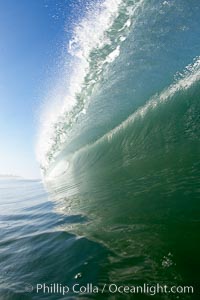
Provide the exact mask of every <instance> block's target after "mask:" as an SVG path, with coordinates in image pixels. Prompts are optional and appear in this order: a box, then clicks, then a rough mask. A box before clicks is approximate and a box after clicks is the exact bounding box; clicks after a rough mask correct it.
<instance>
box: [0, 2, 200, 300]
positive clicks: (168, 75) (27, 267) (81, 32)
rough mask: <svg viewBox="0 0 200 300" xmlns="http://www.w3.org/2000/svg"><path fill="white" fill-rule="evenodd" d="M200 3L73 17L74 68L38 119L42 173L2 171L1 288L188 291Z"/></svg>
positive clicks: (195, 274)
mask: <svg viewBox="0 0 200 300" xmlns="http://www.w3.org/2000/svg"><path fill="white" fill-rule="evenodd" d="M199 15H200V3H199V1H197V0H196V1H195V0H193V1H186V0H177V1H155V0H149V1H144V0H143V1H142V0H141V1H133V0H124V1H121V0H113V1H111V0H110V1H105V2H104V4H103V5H100V6H98V5H97V4H96V6H95V7H94V8H91V7H90V9H89V10H88V12H87V13H86V15H85V16H84V17H83V19H82V21H80V20H79V23H77V24H76V25H75V27H74V33H73V35H72V39H71V41H70V46H69V53H70V54H71V65H72V66H75V67H74V72H75V73H73V72H72V74H71V75H70V76H71V83H70V84H69V90H68V92H67V94H66V97H64V99H63V105H61V106H60V107H59V109H58V107H57V104H56V103H55V107H54V110H53V117H52V114H50V115H49V112H47V113H46V121H45V123H44V128H43V129H42V128H41V132H40V134H41V137H40V141H39V146H38V157H39V160H40V164H41V168H42V170H43V183H42V182H40V181H23V180H15V181H13V180H11V181H8V180H6V181H5V180H4V181H3V180H1V182H0V184H1V187H0V193H1V199H2V201H1V204H0V205H1V213H0V214H1V227H2V230H1V232H0V251H1V256H0V257H1V271H2V272H1V274H0V280H1V281H0V283H1V296H0V297H1V298H0V299H3V300H4V299H9V300H10V299H77V298H79V297H80V298H83V299H144V300H145V299H149V298H150V299H152V298H153V299H158V300H159V299H161V300H162V299H163V300H168V299H169V300H171V299H195V300H196V299H199V283H200V278H199V269H200V258H199V253H200V240H199V231H200V217H199V216H200V204H199V192H200V180H199V179H200V160H199V153H200V138H199V137H200V125H199V124H200V102H199V100H200V56H199V55H200V52H199V51H200V19H199ZM59 105H60V104H59ZM54 111H55V113H54ZM41 283H46V284H47V285H51V284H53V283H57V284H61V285H68V286H69V287H70V291H69V292H68V293H67V294H66V295H64V296H62V295H61V294H59V293H57V294H55V293H54V294H53V293H46V294H45V293H42V292H41V291H39V292H38V293H37V284H41ZM76 283H78V284H80V285H87V284H88V283H92V284H93V285H95V286H97V287H98V288H99V290H100V292H99V293H97V294H95V293H94V292H93V293H92V292H87V293H86V294H82V295H80V294H77V293H74V292H73V291H72V287H73V285H74V284H76ZM105 284H106V289H105V290H104V292H103V293H102V290H103V288H104V285H105ZM110 284H116V285H117V286H121V285H122V286H133V285H134V286H139V285H144V284H149V285H155V284H160V285H165V284H166V285H168V286H184V285H187V286H192V287H193V288H194V293H193V294H192V293H190V294H180V293H175V294H172V293H168V294H161V293H159V294H156V295H154V296H152V295H150V293H140V294H138V295H136V294H130V293H123V294H122V293H119V292H118V293H111V292H109V291H108V288H109V285H110ZM30 285H32V286H33V291H31V292H25V291H24V290H25V288H26V289H31V287H30Z"/></svg>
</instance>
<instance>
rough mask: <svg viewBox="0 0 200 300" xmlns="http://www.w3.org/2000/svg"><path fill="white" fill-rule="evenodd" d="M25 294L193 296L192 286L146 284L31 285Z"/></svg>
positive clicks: (27, 287) (26, 288)
mask: <svg viewBox="0 0 200 300" xmlns="http://www.w3.org/2000/svg"><path fill="white" fill-rule="evenodd" d="M25 290H26V292H29V293H30V292H36V293H37V294H40V293H41V294H47V295H48V294H60V295H63V296H64V295H66V294H104V293H109V294H147V295H151V296H154V295H157V294H178V295H180V294H193V293H194V287H193V286H180V285H179V286H175V285H174V286H168V285H160V284H159V283H157V284H154V285H153V284H152V285H150V284H146V283H144V284H143V285H138V286H136V285H130V286H129V285H119V284H115V283H109V284H108V283H105V284H104V285H103V286H101V287H99V286H96V285H93V284H92V283H87V284H85V285H82V284H79V283H75V284H74V285H72V286H68V285H63V284H60V283H51V284H46V283H38V284H36V286H35V287H34V286H33V285H31V284H27V285H26V286H25Z"/></svg>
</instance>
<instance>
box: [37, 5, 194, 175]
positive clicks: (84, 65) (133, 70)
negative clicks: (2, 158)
mask: <svg viewBox="0 0 200 300" xmlns="http://www.w3.org/2000/svg"><path fill="white" fill-rule="evenodd" d="M188 10H189V11H190V16H189V17H188V14H187V12H188ZM198 12H199V4H198V2H197V1H194V3H193V5H190V4H188V2H187V1H183V0H180V1H176V3H175V2H174V1H164V2H163V1H155V0H154V1H153V0H151V1H144V0H140V1H135V0H134V1H133V0H127V1H122V0H112V1H110V0H107V1H104V2H103V3H101V4H98V5H96V8H93V9H90V10H89V12H88V13H87V14H86V16H85V18H83V20H82V21H80V23H79V24H77V25H75V28H74V33H73V36H72V39H71V41H70V43H69V49H68V50H69V54H71V65H73V67H72V68H71V69H72V70H71V79H70V80H69V84H68V87H67V88H66V95H65V96H63V101H62V103H61V104H60V103H59V108H58V107H53V109H52V111H53V112H52V113H51V114H50V113H49V112H47V113H46V116H45V118H44V119H45V120H44V122H43V125H42V128H41V130H40V139H39V143H38V158H39V161H40V164H41V167H42V169H43V170H44V173H46V170H48V169H49V168H50V166H52V165H53V163H54V161H57V160H58V157H62V156H63V155H68V154H69V153H73V152H74V151H76V150H78V149H80V148H81V147H83V146H85V145H86V144H88V143H93V142H94V141H96V140H98V139H99V138H100V137H102V136H103V135H104V134H106V133H107V132H109V131H110V130H112V129H113V128H114V127H116V126H117V125H119V124H120V123H121V122H123V121H124V120H125V119H126V118H127V117H128V116H130V115H131V114H132V113H134V111H136V110H137V109H138V107H140V106H142V105H144V104H145V103H146V102H147V101H149V99H150V98H151V97H152V96H153V95H154V94H155V93H160V92H161V91H162V90H163V89H164V88H166V87H167V86H169V85H170V84H171V83H172V82H173V80H174V76H176V75H177V72H182V71H183V69H184V68H185V67H186V66H187V65H188V64H191V63H192V61H193V59H194V58H195V57H196V56H198V55H199V43H200V42H199V20H198ZM55 111H56V112H55Z"/></svg>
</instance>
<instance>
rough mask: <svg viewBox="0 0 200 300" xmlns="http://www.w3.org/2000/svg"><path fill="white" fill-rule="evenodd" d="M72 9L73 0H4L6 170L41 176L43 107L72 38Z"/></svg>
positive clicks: (0, 42) (0, 33) (0, 83)
mask: <svg viewBox="0 0 200 300" xmlns="http://www.w3.org/2000/svg"><path fill="white" fill-rule="evenodd" d="M70 14H71V6H70V1H67V0H58V1H56V0H6V1H0V142H1V145H0V174H16V175H20V176H23V177H29V178H37V177H38V176H40V171H39V166H38V163H37V162H36V158H35V144H36V135H37V130H38V114H39V107H40V105H41V102H42V101H43V97H44V95H45V93H46V92H47V91H46V90H45V89H47V88H48V80H49V79H48V78H50V77H51V80H52V77H53V76H54V74H56V71H55V69H56V65H57V59H58V57H59V55H60V51H61V48H62V46H63V43H64V41H65V42H66V41H67V39H68V37H67V35H68V33H67V32H66V31H64V28H65V27H66V20H67V19H69V20H70V18H69V16H70ZM54 72H55V73H54Z"/></svg>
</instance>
